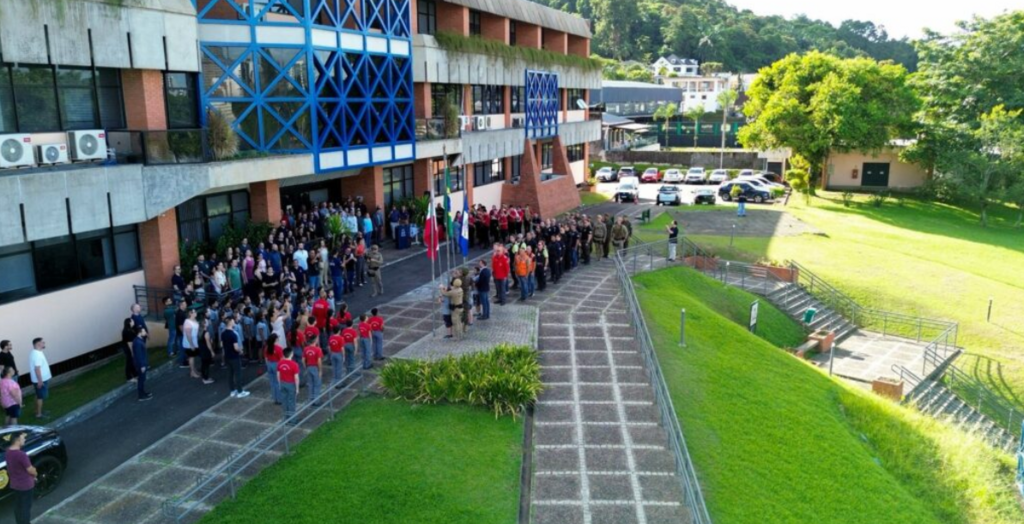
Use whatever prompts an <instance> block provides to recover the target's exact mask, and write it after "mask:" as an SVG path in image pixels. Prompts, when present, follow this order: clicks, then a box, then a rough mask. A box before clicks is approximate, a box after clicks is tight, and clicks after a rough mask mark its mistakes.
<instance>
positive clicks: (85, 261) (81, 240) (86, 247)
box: [75, 229, 115, 280]
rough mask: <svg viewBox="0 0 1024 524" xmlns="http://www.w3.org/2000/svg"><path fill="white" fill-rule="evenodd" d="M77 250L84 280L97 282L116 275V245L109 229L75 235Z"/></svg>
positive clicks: (80, 270)
mask: <svg viewBox="0 0 1024 524" xmlns="http://www.w3.org/2000/svg"><path fill="white" fill-rule="evenodd" d="M75 250H76V252H77V254H78V271H79V274H80V275H81V277H80V278H81V279H82V280H95V279H98V278H103V277H106V276H110V275H113V274H114V272H115V271H114V245H113V241H112V240H111V238H110V230H109V229H104V230H100V231H90V232H88V233H81V234H78V235H75Z"/></svg>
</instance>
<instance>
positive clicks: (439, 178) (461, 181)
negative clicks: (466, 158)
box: [430, 158, 466, 196]
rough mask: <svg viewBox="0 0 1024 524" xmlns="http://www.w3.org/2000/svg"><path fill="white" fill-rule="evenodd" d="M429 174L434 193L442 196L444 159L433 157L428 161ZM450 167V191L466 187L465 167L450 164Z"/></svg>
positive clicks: (443, 192) (443, 189)
mask: <svg viewBox="0 0 1024 524" xmlns="http://www.w3.org/2000/svg"><path fill="white" fill-rule="evenodd" d="M430 166H431V167H430V169H431V174H430V176H431V177H432V178H433V179H434V195H435V196H444V195H445V188H444V159H443V158H435V159H434V160H433V161H431V163H430ZM450 167H451V177H450V178H451V182H452V188H451V189H452V193H456V192H459V191H463V190H465V189H466V179H465V172H466V171H465V169H463V166H450Z"/></svg>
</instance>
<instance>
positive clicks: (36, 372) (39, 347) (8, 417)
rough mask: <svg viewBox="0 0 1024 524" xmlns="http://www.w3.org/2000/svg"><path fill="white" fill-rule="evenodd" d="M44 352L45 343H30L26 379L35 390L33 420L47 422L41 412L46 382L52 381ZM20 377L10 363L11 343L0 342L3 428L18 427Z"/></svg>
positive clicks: (47, 391) (21, 403)
mask: <svg viewBox="0 0 1024 524" xmlns="http://www.w3.org/2000/svg"><path fill="white" fill-rule="evenodd" d="M45 351H46V340H45V339H43V338H42V337H36V338H34V339H32V350H31V351H30V352H29V354H28V375H29V380H30V381H31V382H32V386H33V387H34V388H35V397H36V402H35V408H36V409H35V416H36V419H38V420H47V419H49V418H50V413H49V412H48V411H43V403H44V402H45V401H46V400H47V399H49V398H50V379H51V378H52V377H53V374H52V373H51V371H50V363H49V361H48V360H47V359H46V353H45ZM20 376H21V375H20V373H19V372H18V364H17V362H15V360H14V343H13V342H11V341H10V340H0V407H3V409H4V415H5V417H4V425H5V426H16V425H18V419H19V418H21V410H22V409H23V408H24V407H25V401H24V397H23V395H22V390H21V385H20V384H19V383H18V377H20Z"/></svg>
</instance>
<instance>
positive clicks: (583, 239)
mask: <svg viewBox="0 0 1024 524" xmlns="http://www.w3.org/2000/svg"><path fill="white" fill-rule="evenodd" d="M593 239H594V229H593V228H592V227H590V219H589V218H587V216H586V215H583V225H582V226H581V227H580V256H581V257H582V258H583V265H584V266H589V265H590V242H591V241H592V240H593Z"/></svg>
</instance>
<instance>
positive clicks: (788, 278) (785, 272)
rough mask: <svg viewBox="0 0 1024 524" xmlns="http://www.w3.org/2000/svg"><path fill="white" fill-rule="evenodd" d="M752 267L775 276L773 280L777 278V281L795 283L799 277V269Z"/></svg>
mask: <svg viewBox="0 0 1024 524" xmlns="http://www.w3.org/2000/svg"><path fill="white" fill-rule="evenodd" d="M754 267H757V268H761V269H763V270H765V271H767V272H768V273H771V274H772V275H774V276H775V278H777V279H779V280H781V281H783V282H796V281H797V278H798V277H799V276H800V270H799V269H792V268H788V267H776V266H762V265H755V266H754Z"/></svg>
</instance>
